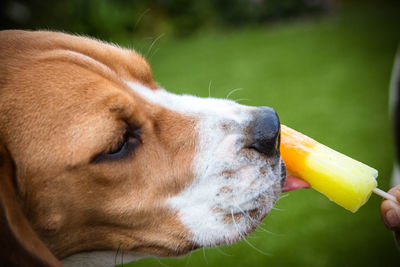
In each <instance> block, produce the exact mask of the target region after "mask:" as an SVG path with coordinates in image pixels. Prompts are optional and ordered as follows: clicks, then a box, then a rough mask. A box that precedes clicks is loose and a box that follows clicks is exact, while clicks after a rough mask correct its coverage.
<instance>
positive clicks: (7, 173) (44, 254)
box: [0, 146, 61, 267]
mask: <svg viewBox="0 0 400 267" xmlns="http://www.w3.org/2000/svg"><path fill="white" fill-rule="evenodd" d="M14 178H15V177H14V166H13V162H12V160H11V158H10V156H9V153H8V152H7V150H6V149H4V148H3V147H2V146H0V266H35V267H36V266H61V263H60V262H59V261H58V260H57V259H56V258H55V256H54V255H53V254H52V253H51V252H50V250H49V249H48V248H47V247H46V246H45V245H44V243H43V242H42V241H40V239H39V237H38V236H37V235H36V233H35V232H34V231H33V229H32V227H31V226H30V225H29V222H28V220H27V219H26V217H25V215H24V214H23V212H22V209H21V205H20V202H19V199H18V196H17V194H16V188H15V179H14Z"/></svg>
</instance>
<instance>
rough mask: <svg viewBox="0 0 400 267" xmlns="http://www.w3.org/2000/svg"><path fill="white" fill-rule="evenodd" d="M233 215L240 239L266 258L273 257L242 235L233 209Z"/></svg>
mask: <svg viewBox="0 0 400 267" xmlns="http://www.w3.org/2000/svg"><path fill="white" fill-rule="evenodd" d="M231 215H232V220H233V224H234V225H235V227H236V230H237V231H238V234H239V235H240V237H241V238H242V240H243V241H244V242H246V243H247V245H249V246H250V247H251V248H253V249H254V250H255V251H257V252H259V253H261V254H263V255H265V256H271V254H269V253H266V252H264V251H262V250H260V249H258V248H256V247H255V246H254V245H253V244H251V243H250V242H249V241H248V240H247V239H246V238H245V237H244V236H243V235H242V233H241V232H240V230H239V227H238V225H237V224H236V221H235V216H233V210H232V209H231Z"/></svg>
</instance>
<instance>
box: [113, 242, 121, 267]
mask: <svg viewBox="0 0 400 267" xmlns="http://www.w3.org/2000/svg"><path fill="white" fill-rule="evenodd" d="M120 247H121V244H119V246H118V248H117V253H115V257H114V265H117V257H118V252H119V248H120Z"/></svg>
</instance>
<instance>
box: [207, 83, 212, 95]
mask: <svg viewBox="0 0 400 267" xmlns="http://www.w3.org/2000/svg"><path fill="white" fill-rule="evenodd" d="M211 83H212V80H210V82H209V83H208V97H211Z"/></svg>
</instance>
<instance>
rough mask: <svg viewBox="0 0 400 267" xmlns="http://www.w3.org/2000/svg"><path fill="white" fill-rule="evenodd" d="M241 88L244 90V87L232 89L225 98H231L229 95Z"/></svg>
mask: <svg viewBox="0 0 400 267" xmlns="http://www.w3.org/2000/svg"><path fill="white" fill-rule="evenodd" d="M240 90H243V88H236V89H232V90H231V91H230V92H229V93H228V94H227V95H226V97H225V99H229V97H230V96H231V95H232V94H233V93H234V92H237V91H240Z"/></svg>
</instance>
